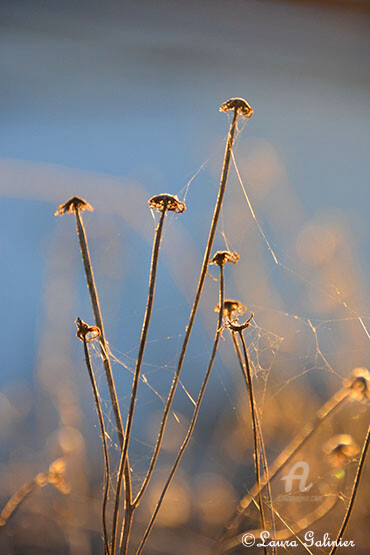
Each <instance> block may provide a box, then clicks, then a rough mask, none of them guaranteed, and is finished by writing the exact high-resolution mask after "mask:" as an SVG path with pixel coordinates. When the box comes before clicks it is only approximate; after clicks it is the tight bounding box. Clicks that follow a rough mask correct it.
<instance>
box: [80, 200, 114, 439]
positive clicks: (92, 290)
mask: <svg viewBox="0 0 370 555" xmlns="http://www.w3.org/2000/svg"><path fill="white" fill-rule="evenodd" d="M74 214H75V217H76V227H77V236H78V240H79V243H80V250H81V256H82V261H83V265H84V269H85V275H86V282H87V287H88V289H89V294H90V299H91V305H92V309H93V313H94V319H95V324H96V326H97V327H98V328H99V329H100V333H101V335H100V343H101V353H102V357H103V364H104V370H105V375H106V379H107V383H108V388H109V394H110V397H111V401H112V407H113V413H114V416H115V420H116V426H117V432H118V436H119V440H120V444H121V445H122V444H123V426H122V417H121V412H120V408H119V404H118V398H117V392H116V387H115V384H114V379H113V372H112V367H111V364H110V360H109V356H108V347H107V342H106V338H105V332H104V325H103V318H102V315H101V310H100V303H99V297H98V292H97V289H96V285H95V279H94V272H93V268H92V264H91V258H90V252H89V247H88V244H87V238H86V232H85V226H84V224H83V221H82V217H81V214H80V211H79V208H78V207H76V209H75V211H74Z"/></svg>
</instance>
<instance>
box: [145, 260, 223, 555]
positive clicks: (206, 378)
mask: <svg viewBox="0 0 370 555" xmlns="http://www.w3.org/2000/svg"><path fill="white" fill-rule="evenodd" d="M219 268H220V289H219V306H220V310H219V314H218V321H217V328H216V334H215V339H214V343H213V348H212V353H211V357H210V360H209V363H208V368H207V372H206V374H205V376H204V379H203V383H202V385H201V388H200V391H199V395H198V399H197V402H196V405H195V407H194V411H193V416H192V418H191V421H190V424H189V427H188V430H187V432H186V436H185V439H184V441H183V442H182V444H181V447H180V449H179V451H178V453H177V456H176V459H175V462H174V464H173V466H172V468H171V472H170V474H169V476H168V478H167V480H166V483H165V485H164V487H163V490H162V492H161V494H160V497H159V500H158V502H157V505H156V507H155V509H154V512H153V514H152V516H151V518H150V521H149V524H148V526H147V528H146V530H145V533H144V536H143V538H142V540H141V542H140V545H139V547H138V550H137V552H136V555H140V553H141V552H142V550H143V548H144V545H145V543H146V541H147V539H148V537H149V534H150V532H151V530H152V528H153V526H154V522H155V519H156V517H157V515H158V512H159V509H160V508H161V505H162V503H163V500H164V497H165V495H166V493H167V490H168V488H169V487H170V485H171V482H172V479H173V477H174V475H175V472H176V470H177V468H178V466H179V464H180V461H181V459H182V456H183V454H184V452H185V450H186V448H187V446H188V445H189V441H190V439H191V436H192V434H193V431H194V428H195V424H196V421H197V418H198V414H199V410H200V407H201V404H202V401H203V397H204V393H205V391H206V387H207V384H208V381H209V377H210V375H211V371H212V368H213V363H214V360H215V357H216V352H217V348H218V344H219V341H220V335H221V332H222V315H223V306H224V295H225V293H224V292H225V283H224V264H219Z"/></svg>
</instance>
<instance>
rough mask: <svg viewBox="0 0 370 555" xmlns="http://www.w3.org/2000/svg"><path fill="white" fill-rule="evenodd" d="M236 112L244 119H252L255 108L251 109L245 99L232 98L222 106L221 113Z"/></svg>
mask: <svg viewBox="0 0 370 555" xmlns="http://www.w3.org/2000/svg"><path fill="white" fill-rule="evenodd" d="M229 110H235V111H236V112H237V113H238V114H239V115H240V116H242V117H243V118H247V119H248V118H251V117H252V115H253V108H251V107H250V106H249V104H248V102H247V101H246V100H244V99H243V98H230V100H227V101H226V102H224V103H223V104H221V106H220V112H228V111H229Z"/></svg>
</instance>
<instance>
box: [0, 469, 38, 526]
mask: <svg viewBox="0 0 370 555" xmlns="http://www.w3.org/2000/svg"><path fill="white" fill-rule="evenodd" d="M38 487H39V484H38V482H37V479H36V478H34V479H33V480H30V481H29V482H26V483H25V484H23V486H21V487H20V488H19V490H18V491H16V492H15V494H14V495H12V496H11V498H10V499H9V501H8V502H7V504H6V505H5V507H4V508H3V510H2V511H1V513H0V526H4V525H5V524H6V523H7V522H8V520H9V519H10V517H11V516H12V515H13V514H14V513H15V511H16V510H17V509H18V508H19V506H20V504H21V503H22V502H23V501H24V500H25V499H27V497H28V496H29V495H30V494H31V493H32V492H33V491H34V490H35V489H36V488H38Z"/></svg>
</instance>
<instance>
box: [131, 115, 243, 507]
mask: <svg viewBox="0 0 370 555" xmlns="http://www.w3.org/2000/svg"><path fill="white" fill-rule="evenodd" d="M237 119H238V110H237V109H235V110H234V113H233V119H232V122H231V125H230V128H229V133H228V138H227V143H226V148H225V157H224V163H223V167H222V173H221V180H220V188H219V192H218V197H217V201H216V205H215V209H214V213H213V218H212V222H211V227H210V231H209V236H208V241H207V245H206V249H205V253H204V258H203V263H202V268H201V272H200V277H199V281H198V285H197V290H196V293H195V298H194V302H193V306H192V309H191V312H190V317H189V322H188V325H187V326H186V331H185V337H184V341H183V344H182V347H181V352H180V356H179V360H178V364H177V367H176V371H175V375H174V377H173V381H172V384H171V388H170V392H169V394H168V397H167V401H166V405H165V408H164V411H163V416H162V421H161V424H160V428H159V433H158V437H157V441H156V444H155V447H154V452H153V455H152V459H151V461H150V464H149V468H148V471H147V474H146V476H145V478H144V480H143V483H142V485H141V488H140V490H139V492H138V494H137V495H136V498H135V499H134V505H137V503H139V501H140V499H141V497H142V496H143V494H144V492H145V490H146V488H147V486H148V484H149V482H150V479H151V476H152V474H153V471H154V467H155V465H156V462H157V459H158V455H159V451H160V449H161V445H162V440H163V436H164V432H165V429H166V425H167V420H168V416H169V414H170V411H171V406H172V402H173V399H174V396H175V393H176V389H177V385H178V382H179V378H180V374H181V370H182V366H183V363H184V359H185V354H186V351H187V347H188V343H189V340H190V335H191V332H192V329H193V325H194V321H195V316H196V314H197V311H198V306H199V302H200V298H201V295H202V291H203V286H204V282H205V278H206V275H207V271H208V264H209V260H210V257H211V251H212V246H213V241H214V238H215V234H216V228H217V223H218V220H219V217H220V212H221V208H222V203H223V199H224V195H225V190H226V184H227V178H228V174H229V169H230V158H231V151H232V147H233V144H234V135H235V128H236V122H237Z"/></svg>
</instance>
